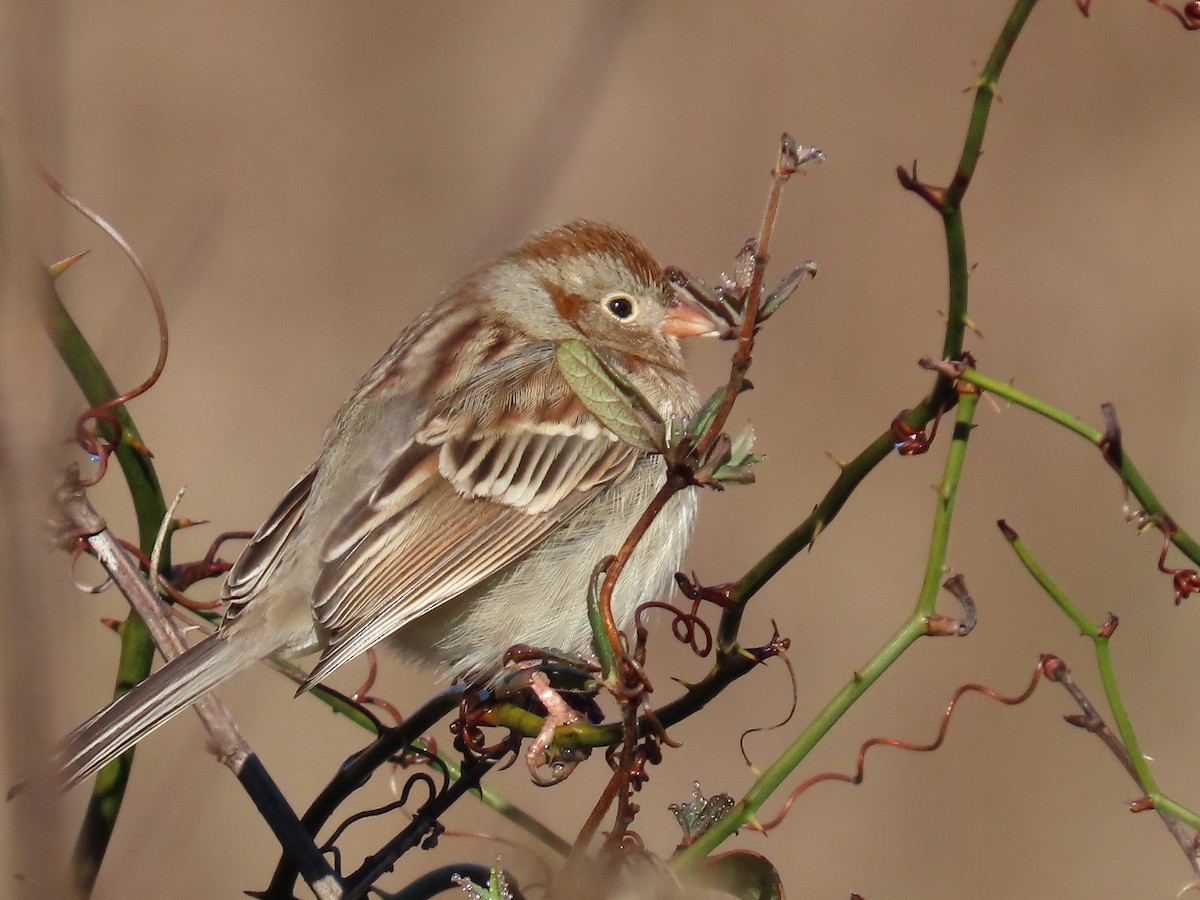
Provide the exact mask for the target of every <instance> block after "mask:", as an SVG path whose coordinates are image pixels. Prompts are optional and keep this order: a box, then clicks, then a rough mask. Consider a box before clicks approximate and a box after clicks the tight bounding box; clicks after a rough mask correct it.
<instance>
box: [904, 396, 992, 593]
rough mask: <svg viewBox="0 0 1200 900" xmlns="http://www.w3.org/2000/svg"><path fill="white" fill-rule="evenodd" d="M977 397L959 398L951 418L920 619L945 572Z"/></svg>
mask: <svg viewBox="0 0 1200 900" xmlns="http://www.w3.org/2000/svg"><path fill="white" fill-rule="evenodd" d="M979 397H980V395H979V393H977V392H975V391H966V392H962V393H960V394H959V398H958V411H957V413H956V415H955V418H954V438H953V439H952V440H951V441H950V449H949V450H948V451H947V453H946V468H945V472H944V474H943V475H942V483H941V484H940V485H939V486H938V492H937V508H936V509H935V511H934V517H933V536H932V537H931V538H930V542H929V556H928V559H927V561H926V563H925V578H924V580H923V581H922V582H921V593H920V596H919V598H918V600H917V609H916V614H917V615H919V616H931V615H933V613H934V606H935V605H936V603H937V594H938V590H939V589H940V587H941V584H942V575H943V574H944V572H945V568H944V567H945V565H946V549H947V547H948V545H949V542H950V520H951V519H952V518H953V515H954V501H955V499H957V497H958V484H959V482H960V481H961V480H962V470H963V464H964V463H965V462H966V457H967V440H968V439H969V438H970V436H971V429H972V428H973V427H974V426H973V422H974V420H975V410H976V408H978V406H979Z"/></svg>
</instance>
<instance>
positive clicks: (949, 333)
mask: <svg viewBox="0 0 1200 900" xmlns="http://www.w3.org/2000/svg"><path fill="white" fill-rule="evenodd" d="M1036 4H1037V0H1017V2H1016V3H1015V4H1014V5H1013V8H1012V11H1011V12H1010V13H1009V14H1008V19H1007V21H1006V22H1005V23H1004V27H1003V28H1002V29H1001V30H1000V35H999V37H997V38H996V43H995V44H994V45H993V47H992V52H991V54H990V55H989V56H988V61H987V63H985V64H984V67H983V71H982V72H980V74H979V80H978V81H977V82H976V84H975V100H974V103H973V104H972V106H971V117H970V119H969V120H968V122H967V134H966V137H965V139H964V140H963V148H962V153H961V155H960V156H959V160H958V168H957V169H956V170H955V172H954V178H953V179H952V180H951V182H950V185H949V186H948V187H947V188H946V189H945V191H943V192H941V203H940V208H939V212H940V213H941V216H942V225H943V227H944V229H945V232H946V256H947V273H948V275H949V295H948V300H947V306H946V336H945V340H944V341H943V343H942V358H943V359H956V358H957V357H958V356H959V354H960V353H962V349H963V335H964V332H965V329H966V326H967V279H968V277H969V275H970V271H969V269H968V266H967V241H966V234H965V231H964V226H963V216H962V201H963V197H965V196H966V193H967V189H968V188H969V187H970V186H971V179H972V177H974V175H975V169H976V167H977V166H978V165H979V156H980V153H981V151H982V150H983V137H984V135H985V134H986V132H987V126H988V118H989V116H990V114H991V111H992V103H993V102H994V101H995V99H996V85H997V83H998V82H999V80H1000V73H1001V72H1002V71H1003V69H1004V65H1005V63H1006V62H1007V61H1008V56H1009V54H1010V53H1011V52H1012V48H1013V46H1014V44H1015V43H1016V40H1017V37H1018V36H1019V35H1020V34H1021V30H1022V29H1023V28H1024V27H1025V22H1026V20H1028V18H1029V14H1030V13H1031V12H1033V7H1034V6H1035V5H1036ZM913 174H914V176H915V174H916V173H915V164H914V173H913ZM944 389H945V388H944Z"/></svg>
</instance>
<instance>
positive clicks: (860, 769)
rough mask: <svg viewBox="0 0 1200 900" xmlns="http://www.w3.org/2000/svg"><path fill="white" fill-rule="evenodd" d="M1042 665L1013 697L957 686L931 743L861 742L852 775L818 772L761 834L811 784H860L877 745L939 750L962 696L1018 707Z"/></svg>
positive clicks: (980, 687) (779, 821)
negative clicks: (980, 697)
mask: <svg viewBox="0 0 1200 900" xmlns="http://www.w3.org/2000/svg"><path fill="white" fill-rule="evenodd" d="M1045 664H1046V659H1045V658H1043V659H1041V660H1039V661H1038V664H1037V666H1036V667H1035V668H1034V670H1033V678H1031V679H1030V681H1029V686H1028V687H1026V688H1025V690H1024V691H1022V692H1021V693H1019V694H1017V695H1016V696H1013V697H1009V696H1005V695H1004V694H1001V693H998V692H997V691H994V690H992V689H991V688H989V687H986V686H984V685H982V684H964V685H960V686H959V688H958V689H957V690H956V691H955V692H954V694H953V695H952V696H951V698H950V702H949V704H947V706H946V711H945V713H943V714H942V724H941V727H940V728H939V729H938V733H937V737H936V738H935V739H934V740H933V742H932V743H929V744H914V743H910V742H909V741H900V740H896V739H895V738H871V739H870V740H867V741H864V742H863V744H862V746H861V747H859V748H858V765H857V767H856V769H855V772H854V774H853V775H844V774H842V773H841V772H822V773H821V774H819V775H814V776H813V777H812V778H809V779H808V780H806V781H804V782H802V783H801V784H800V785H799V786H798V787H796V789H795V790H793V791H792V792H791V794H789V795H788V798H787V800H785V801H784V804H783V808H782V809H781V810H780V811H779V813H778V814H777V815H776V816H775V818H773V819H771V820H770V821H768V822H764V823H762V830H763V831H770V830H771V829H773V828H778V827H779V826H780V825H781V824H782V823H783V821H784V819H786V818H787V814H788V812H789V811H790V810H791V808H792V804H793V803H795V802H796V800H798V799H799V798H800V795H801V794H803V793H804V792H805V791H807V790H808V789H809V788H810V787H812V786H813V785H814V784H819V783H820V782H822V781H844V782H846V783H848V784H862V781H863V778H864V776H865V774H866V770H865V760H866V755H867V751H868V750H870V749H871V748H872V747H874V746H875V745H877V744H882V745H884V746H888V747H896V748H898V749H900V750H911V751H914V752H916V753H930V752H932V751H934V750H936V749H938V747H940V746H942V742H943V741H945V739H946V732H947V730H948V729H949V727H950V717H951V716H952V715H953V714H954V709H955V707H957V706H958V701H959V700H961V699H962V697H963V695H964V694H968V693H977V694H983V696H985V697H990V698H991V699H992V700H996V701H998V702H1000V703H1003V704H1005V705H1006V706H1016V705H1017V704H1019V703H1024V702H1025V701H1026V700H1028V699H1029V698H1030V697H1031V696H1032V695H1033V692H1034V690H1035V689H1036V688H1037V685H1038V682H1039V681H1040V680H1041V677H1042V675H1043V674H1045V672H1044V668H1045Z"/></svg>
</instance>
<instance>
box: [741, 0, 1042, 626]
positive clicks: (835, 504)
mask: <svg viewBox="0 0 1200 900" xmlns="http://www.w3.org/2000/svg"><path fill="white" fill-rule="evenodd" d="M1036 3H1037V0H1018V2H1017V3H1016V4H1015V5H1014V6H1013V8H1012V11H1011V12H1010V13H1009V16H1008V20H1007V21H1006V22H1005V23H1004V27H1003V29H1002V30H1001V32H1000V36H999V37H998V38H997V40H996V43H995V45H994V46H993V48H992V52H991V55H990V56H989V57H988V61H987V63H986V65H985V66H984V68H983V71H982V73H981V74H980V78H979V82H978V84H977V85H976V90H975V101H974V104H973V106H972V108H971V116H970V120H969V121H968V123H967V133H966V136H965V138H964V141H963V148H962V153H961V155H960V157H959V162H958V168H957V170H956V171H955V175H954V179H953V181H952V182H951V184H950V186H949V187H948V188H947V189H946V191H945V192H944V194H943V196H942V200H941V203H940V204H939V206H938V212H939V213H940V214H941V216H942V222H943V227H944V229H945V232H946V258H947V270H948V274H949V297H948V306H947V315H946V333H945V336H944V338H943V342H942V357H943V358H944V359H953V358H955V357H957V356H958V355H959V354H960V353H961V352H962V345H963V334H964V331H965V329H966V323H967V279H968V275H969V270H968V266H967V252H966V232H965V229H964V226H963V218H962V211H961V205H962V200H963V197H964V196H965V195H966V192H967V188H969V187H970V185H971V179H972V177H973V176H974V174H975V168H976V166H978V164H979V156H980V151H981V150H982V148H983V137H984V134H985V133H986V131H987V124H988V116H989V114H990V112H991V108H992V102H993V101H994V99H995V97H996V84H997V82H998V81H999V79H1000V73H1001V71H1002V70H1003V68H1004V65H1005V63H1006V62H1007V61H1008V56H1009V54H1010V53H1011V51H1012V48H1013V45H1014V44H1015V42H1016V39H1017V37H1018V36H1019V35H1020V33H1021V29H1022V28H1023V27H1024V25H1025V22H1026V20H1027V19H1028V18H1029V14H1030V13H1031V12H1032V11H1033V7H1034V5H1035V4H1036ZM949 391H950V381H949V379H945V378H939V379H938V383H937V384H936V385H935V387H934V389H933V391H932V392H931V393H930V395H929V396H928V397H926V398H925V399H924V400H922V401H921V403H920V404H918V405H917V406H916V407H914V408H913V409H912V410H911V411H910V412H909V413H908V415H906V416H905V418H904V421H905V422H906V423H907V424H908V425H909V426H910V427H912V428H914V429H917V428H923V427H925V425H927V424H928V423H929V422H930V421H931V420H932V419H933V417H934V415H935V414H936V412H937V411H938V410H939V409H943V408H945V405H946V401H947V400H948V399H951V398H950V397H949ZM893 449H895V442H894V440H893V438H892V436H891V432H890V431H885V432H884V433H883V434H881V435H879V437H877V438H876V439H875V440H874V441H872V442H871V443H870V445H868V446H867V447H866V448H865V449H864V450H863V451H862V452H861V453H859V454H858V456H856V457H855V458H854V459H853V460H852V461H851V462H850V463H848V464H847V465H845V466H844V467H843V468H842V474H841V475H840V476H839V477H838V479H837V481H835V482H834V484H833V486H832V487H831V488H830V489H829V491H828V492H827V493H826V494H825V496H824V497H823V498H822V500H821V502H820V503H819V504H818V505H817V507H816V509H814V510H813V512H812V514H811V515H810V516H809V517H808V518H806V519H805V520H804V521H803V522H801V523H800V524H799V525H798V526H796V528H794V529H793V530H792V531H791V533H789V534H788V535H787V536H786V537H785V538H784V539H783V540H781V541H780V542H779V543H778V544H777V545H776V546H774V547H772V548H771V550H770V551H768V552H767V554H766V555H765V556H763V557H762V559H760V560H759V561H758V563H756V564H755V565H754V567H753V568H752V569H750V571H748V572H747V573H746V574H745V575H744V576H742V578H741V580H739V581H738V582H737V584H736V585H735V587H734V589H733V591H732V592H731V595H730V596H731V599H732V600H733V601H734V605H733V607H732V608H731V610H729V611H728V612H727V614H726V616H725V617H724V619H723V621H722V627H721V629H720V633H719V636H718V638H719V639H718V643H719V644H720V645H722V646H727V647H728V646H732V645H733V640H734V637H735V636H736V634H737V627H738V625H739V624H740V619H741V613H742V607H743V606H744V605H745V603H746V601H748V600H749V599H750V598H751V597H752V596H754V594H756V593H757V592H758V590H759V589H760V588H761V587H762V586H763V585H764V584H766V583H767V582H768V581H769V580H770V579H771V578H772V577H773V576H774V575H775V573H777V572H778V571H779V570H780V569H782V568H783V567H784V565H786V564H787V563H788V562H789V561H791V559H792V558H793V557H794V556H795V555H796V554H797V553H799V552H800V551H801V550H803V549H804V548H805V547H807V546H809V545H810V544H811V543H812V542H813V541H814V540H816V538H817V535H819V534H820V533H821V531H822V530H823V529H824V528H825V527H826V526H827V525H828V524H829V523H830V522H831V521H833V519H834V517H836V516H837V514H838V512H839V511H840V510H841V508H842V506H843V505H845V502H846V500H847V499H849V497H850V494H851V493H853V491H854V489H855V488H857V487H858V485H859V483H860V482H861V481H862V480H863V479H864V478H865V477H866V476H867V475H868V474H869V473H870V472H871V470H873V469H874V468H875V466H877V465H879V463H881V462H882V461H883V460H884V459H885V458H886V457H887V456H888V455H889V454H890V453H891V451H892V450H893Z"/></svg>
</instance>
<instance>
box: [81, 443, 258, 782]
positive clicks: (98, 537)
mask: <svg viewBox="0 0 1200 900" xmlns="http://www.w3.org/2000/svg"><path fill="white" fill-rule="evenodd" d="M57 499H58V505H59V508H60V509H61V510H62V511H63V514H64V515H65V516H66V517H67V520H68V521H69V522H70V523H71V524H72V525H73V526H74V527H75V528H76V529H78V532H79V534H80V535H81V536H82V537H83V539H84V540H86V541H87V544H88V546H89V548H90V549H91V551H92V552H93V553H94V554H95V556H96V559H97V560H99V562H100V565H102V566H103V567H104V570H105V571H106V572H107V573H108V575H109V577H110V578H111V579H112V580H113V583H114V584H116V585H117V588H118V589H119V590H120V591H121V593H122V594H123V595H124V596H125V599H126V600H128V601H129V605H130V606H131V607H133V609H134V611H135V612H137V614H138V615H139V616H141V618H142V620H143V621H144V622H145V623H146V627H147V629H148V630H149V632H150V635H151V637H152V638H153V639H154V643H155V645H156V646H157V647H158V649H159V652H160V653H161V654H162V655H163V658H164V659H166V660H167V661H168V662H169V661H170V660H172V659H174V658H175V657H177V656H179V655H180V654H182V653H183V652H184V651H185V650H187V648H188V645H187V641H186V640H184V637H183V631H182V630H181V629H180V628H179V625H178V624H176V622H175V621H174V619H172V617H171V615H170V612H169V611H168V609H167V607H166V605H165V604H163V602H162V601H161V600H160V599H159V598H158V596H157V595H156V594H155V593H154V591H153V589H152V588H151V587H150V585H149V584H147V583H146V580H145V579H144V578H143V577H142V573H141V572H140V571H139V570H138V567H137V565H136V564H135V563H134V561H133V559H131V558H130V556H129V553H128V552H127V551H126V550H125V548H124V546H122V544H121V542H120V541H119V540H117V538H116V537H115V536H114V535H113V533H112V532H111V531H109V530H108V525H107V523H106V522H105V521H104V517H103V516H101V515H100V513H99V512H97V511H96V508H95V507H94V506H92V504H91V502H90V501H89V500H88V498H87V495H86V493H85V492H84V488H83V485H82V483H81V482H80V481H79V478H78V471H77V470H76V469H75V467H72V468H71V470H70V471H69V472H68V474H67V479H66V482H65V483H64V484H63V486H62V487H61V488H60V489H59V491H58V498H57ZM195 706H196V713H197V715H199V716H200V720H201V722H203V723H204V727H205V729H206V730H207V731H208V734H209V736H210V737H211V738H212V741H213V745H214V747H215V752H216V755H217V758H218V759H219V760H220V761H221V763H222V764H224V765H226V766H228V767H229V768H230V769H231V770H232V771H233V773H234V774H235V775H237V774H240V773H241V770H242V767H243V766H244V765H245V762H246V760H247V758H249V756H250V754H251V752H252V751H251V750H250V746H249V745H248V744H247V743H246V740H245V738H243V737H242V734H241V731H240V730H239V729H238V727H237V723H235V722H234V720H233V716H232V715H230V713H229V710H228V709H227V708H226V706H225V704H224V703H222V702H221V700H220V699H219V698H218V697H217V696H216V695H215V694H208V695H207V696H205V697H203V698H201V699H200V700H197V701H196V704H195Z"/></svg>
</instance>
